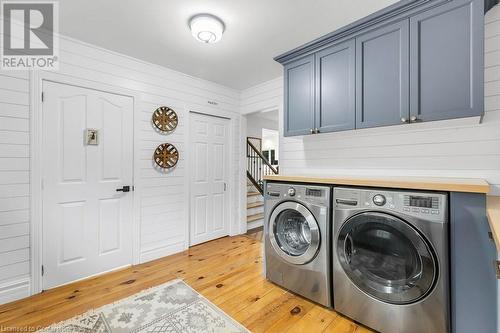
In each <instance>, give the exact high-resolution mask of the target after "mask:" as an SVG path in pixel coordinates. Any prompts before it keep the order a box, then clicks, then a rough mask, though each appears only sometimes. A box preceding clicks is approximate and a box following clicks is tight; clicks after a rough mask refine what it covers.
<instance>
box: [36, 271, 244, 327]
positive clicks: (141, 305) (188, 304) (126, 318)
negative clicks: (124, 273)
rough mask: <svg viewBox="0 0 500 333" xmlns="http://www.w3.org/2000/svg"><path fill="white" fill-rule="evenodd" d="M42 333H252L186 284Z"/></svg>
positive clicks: (137, 297)
mask: <svg viewBox="0 0 500 333" xmlns="http://www.w3.org/2000/svg"><path fill="white" fill-rule="evenodd" d="M38 332H40V333H42V332H43V333H56V332H57V333H63V332H64V333H66V332H68V333H69V332H81V333H107V332H112V333H129V332H134V333H146V332H148V333H163V332H169V333H170V332H175V333H177V332H186V333H188V332H189V333H190V332H193V333H195V332H196V333H198V332H214V333H215V332H221V333H222V332H228V333H233V332H234V333H236V332H238V333H239V332H249V331H248V330H247V329H245V328H244V327H243V326H242V325H240V324H239V323H238V322H236V321H235V320H234V319H232V318H231V317H229V316H228V315H226V314H225V313H224V312H223V311H222V310H221V309H219V308H218V307H216V306H215V305H213V304H212V303H210V302H209V301H208V300H207V299H206V298H204V297H203V296H201V295H200V294H198V293H197V292H196V291H195V290H194V289H192V288H191V287H189V286H188V285H187V284H185V283H184V282H183V281H182V280H173V281H170V282H168V283H165V284H162V285H160V286H156V287H153V288H151V289H147V290H144V291H141V292H140V293H137V294H135V295H132V296H130V297H127V298H125V299H122V300H120V301H118V302H116V303H113V304H108V305H105V306H103V307H100V308H98V309H95V310H91V311H89V312H86V313H84V314H82V315H80V316H77V317H73V318H71V319H69V320H66V321H63V322H60V323H58V324H55V325H52V326H50V327H47V328H45V329H43V330H40V331H38Z"/></svg>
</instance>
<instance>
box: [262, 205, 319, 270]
mask: <svg viewBox="0 0 500 333" xmlns="http://www.w3.org/2000/svg"><path fill="white" fill-rule="evenodd" d="M269 231H270V232H269V237H270V240H271V244H272V245H273V248H274V249H275V251H276V252H277V253H278V254H279V255H280V256H281V257H282V258H283V259H285V260H286V261H288V262H290V263H294V264H305V263H307V262H309V261H311V260H312V259H313V258H314V256H315V255H316V253H317V251H318V249H319V245H320V244H319V242H320V233H319V228H318V224H317V222H316V219H315V218H314V216H313V215H312V214H311V212H310V211H309V210H308V209H307V208H305V207H304V206H303V205H301V204H299V203H296V202H284V203H282V204H280V205H279V206H278V207H276V209H275V210H274V211H273V213H272V214H271V218H270V221H269Z"/></svg>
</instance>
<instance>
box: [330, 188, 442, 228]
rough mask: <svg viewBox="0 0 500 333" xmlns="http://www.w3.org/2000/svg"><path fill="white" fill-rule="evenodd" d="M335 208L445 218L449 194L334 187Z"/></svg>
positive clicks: (431, 218)
mask: <svg viewBox="0 0 500 333" xmlns="http://www.w3.org/2000/svg"><path fill="white" fill-rule="evenodd" d="M334 194H335V195H334V205H335V208H339V209H349V208H366V209H384V210H392V211H394V212H395V213H404V214H406V215H411V216H415V217H419V218H425V219H430V220H440V221H441V220H444V218H445V216H446V214H447V208H446V207H447V195H446V194H444V193H432V192H409V191H408V192H406V191H405V192H404V191H401V192H395V191H386V190H371V189H370V190H368V189H367V190H359V189H348V188H339V187H337V188H335V189H334Z"/></svg>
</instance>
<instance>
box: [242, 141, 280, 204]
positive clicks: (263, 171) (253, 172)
mask: <svg viewBox="0 0 500 333" xmlns="http://www.w3.org/2000/svg"><path fill="white" fill-rule="evenodd" d="M277 174H278V167H276V168H275V167H274V166H272V165H271V163H269V161H268V160H267V158H265V157H264V155H262V153H261V152H260V151H259V150H258V149H257V148H255V146H254V145H253V144H252V143H251V142H250V140H248V139H247V178H248V179H249V180H250V182H252V184H253V186H255V188H256V189H257V190H258V191H259V192H260V194H263V193H264V176H268V175H277Z"/></svg>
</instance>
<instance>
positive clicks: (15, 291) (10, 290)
mask: <svg viewBox="0 0 500 333" xmlns="http://www.w3.org/2000/svg"><path fill="white" fill-rule="evenodd" d="M30 288H31V286H30V278H29V277H23V278H20V279H18V280H13V281H9V282H6V283H2V284H0V304H5V303H9V302H13V301H17V300H18V299H21V298H26V297H29V296H30Z"/></svg>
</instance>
